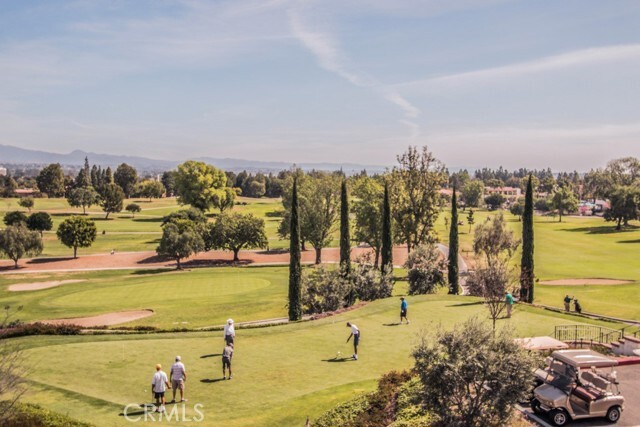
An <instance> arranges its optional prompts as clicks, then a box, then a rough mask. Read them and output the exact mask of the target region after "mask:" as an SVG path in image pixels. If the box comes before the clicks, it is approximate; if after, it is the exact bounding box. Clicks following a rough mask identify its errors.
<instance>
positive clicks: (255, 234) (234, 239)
mask: <svg viewBox="0 0 640 427" xmlns="http://www.w3.org/2000/svg"><path fill="white" fill-rule="evenodd" d="M207 239H208V240H209V241H210V243H209V244H207V246H208V247H212V248H217V249H224V250H229V251H233V261H240V258H238V252H240V250H241V249H250V248H264V247H266V246H267V244H268V240H267V235H266V234H265V231H264V220H263V219H262V218H257V217H255V216H254V215H253V214H243V213H238V212H232V213H226V212H225V213H222V214H220V215H219V216H218V218H217V219H216V222H215V223H214V224H212V225H211V227H210V228H209V233H208V237H207Z"/></svg>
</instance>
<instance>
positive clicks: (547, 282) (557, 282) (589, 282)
mask: <svg viewBox="0 0 640 427" xmlns="http://www.w3.org/2000/svg"><path fill="white" fill-rule="evenodd" d="M627 283H633V281H631V280H616V279H560V280H545V281H544V282H540V284H541V285H562V286H582V285H626V284H627Z"/></svg>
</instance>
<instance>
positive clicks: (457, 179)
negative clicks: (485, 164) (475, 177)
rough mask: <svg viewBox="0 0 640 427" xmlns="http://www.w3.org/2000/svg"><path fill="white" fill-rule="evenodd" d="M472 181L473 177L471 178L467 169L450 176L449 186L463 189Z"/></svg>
mask: <svg viewBox="0 0 640 427" xmlns="http://www.w3.org/2000/svg"><path fill="white" fill-rule="evenodd" d="M470 180H471V177H470V176H469V171H468V170H466V169H463V170H461V171H458V172H454V173H452V174H451V175H449V186H450V187H456V188H463V187H464V186H465V185H466V184H467V182H469V181H470Z"/></svg>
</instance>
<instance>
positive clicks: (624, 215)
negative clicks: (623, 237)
mask: <svg viewBox="0 0 640 427" xmlns="http://www.w3.org/2000/svg"><path fill="white" fill-rule="evenodd" d="M610 197H611V199H610V201H611V207H610V208H609V209H607V210H606V211H605V213H604V219H605V220H606V221H615V222H616V223H617V224H616V230H620V229H621V228H622V224H624V225H625V226H627V225H628V223H629V221H630V220H633V219H638V217H639V215H638V205H639V203H640V191H639V190H638V189H637V188H635V187H631V186H625V185H619V186H616V187H615V188H614V189H613V190H612V191H611V193H610Z"/></svg>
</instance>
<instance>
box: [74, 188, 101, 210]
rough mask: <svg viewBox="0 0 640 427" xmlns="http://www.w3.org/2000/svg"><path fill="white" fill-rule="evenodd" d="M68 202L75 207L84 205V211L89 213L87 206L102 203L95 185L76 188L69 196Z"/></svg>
mask: <svg viewBox="0 0 640 427" xmlns="http://www.w3.org/2000/svg"><path fill="white" fill-rule="evenodd" d="M67 202H69V205H70V206H73V207H75V208H78V207H82V213H83V214H84V215H86V214H87V208H90V207H91V206H93V205H96V204H98V203H100V195H99V194H98V192H97V191H96V190H95V189H94V188H93V187H79V188H74V189H73V190H71V191H70V192H69V195H68V196H67Z"/></svg>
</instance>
